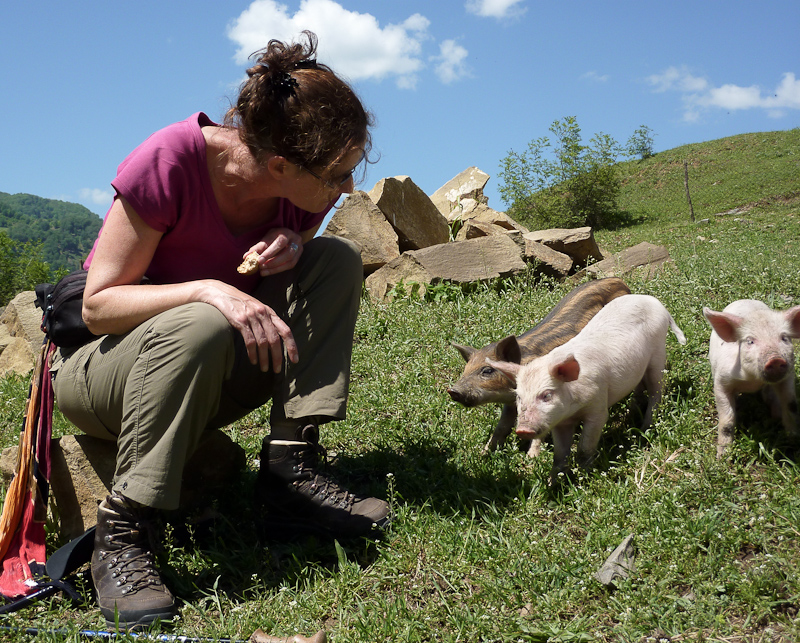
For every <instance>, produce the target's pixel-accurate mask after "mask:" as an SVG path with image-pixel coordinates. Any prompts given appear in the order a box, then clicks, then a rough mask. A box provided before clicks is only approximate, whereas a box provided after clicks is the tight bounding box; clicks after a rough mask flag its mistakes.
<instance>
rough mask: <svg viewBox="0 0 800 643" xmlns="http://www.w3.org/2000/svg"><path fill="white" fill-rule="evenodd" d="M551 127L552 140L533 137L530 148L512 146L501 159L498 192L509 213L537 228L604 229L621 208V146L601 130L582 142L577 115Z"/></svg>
mask: <svg viewBox="0 0 800 643" xmlns="http://www.w3.org/2000/svg"><path fill="white" fill-rule="evenodd" d="M550 131H551V132H552V133H553V135H554V137H555V138H554V140H553V142H551V141H550V139H549V138H548V137H546V136H544V137H541V138H537V139H533V140H532V141H531V142H530V143H528V148H527V150H525V152H522V153H517V152H514V151H513V150H511V151H510V152H509V153H508V155H507V156H506V157H505V158H504V159H503V161H502V163H501V168H502V169H501V172H500V178H501V179H502V181H503V184H502V185H501V186H500V188H499V191H500V197H501V198H502V199H503V201H504V202H505V203H506V204H507V205H508V206H509V207H508V214H509V216H511V217H512V218H514V219H515V220H517V221H519V222H520V223H521V224H523V225H525V226H528V227H530V228H532V229H533V228H540V229H541V228H574V227H580V226H584V225H591V226H593V227H597V228H602V227H604V225H606V224H608V223H609V221H610V220H611V219H612V218H613V217H614V215H615V214H616V212H617V195H618V194H619V189H620V181H619V179H618V177H617V172H616V158H617V156H618V155H619V154H620V147H619V144H618V143H617V142H616V141H615V140H614V139H613V138H611V137H610V136H608V135H607V134H603V133H599V134H596V135H595V136H593V137H592V139H591V141H590V144H589V145H583V144H582V143H581V130H580V127H579V126H578V121H577V119H576V118H575V117H574V116H568V117H566V118H565V119H563V120H561V121H559V120H556V121H554V122H553V124H552V125H551V126H550ZM548 148H549V149H552V152H553V156H554V158H548V156H547V155H546V153H547V151H548Z"/></svg>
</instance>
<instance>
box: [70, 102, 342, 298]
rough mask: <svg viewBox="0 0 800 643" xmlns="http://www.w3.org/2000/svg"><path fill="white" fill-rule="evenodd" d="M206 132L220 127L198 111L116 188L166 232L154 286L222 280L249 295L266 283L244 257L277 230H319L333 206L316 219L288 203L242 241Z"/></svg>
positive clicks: (150, 147) (137, 158)
mask: <svg viewBox="0 0 800 643" xmlns="http://www.w3.org/2000/svg"><path fill="white" fill-rule="evenodd" d="M206 125H215V123H214V122H213V121H211V120H210V119H209V118H208V116H206V115H205V114H203V113H202V112H198V113H197V114H194V115H192V116H191V117H189V118H188V119H186V120H185V121H181V122H179V123H175V124H173V125H170V126H168V127H165V128H164V129H162V130H159V131H158V132H156V133H155V134H153V135H151V136H150V137H149V138H148V139H147V140H145V141H144V142H143V143H142V144H141V145H139V146H138V147H137V148H136V149H135V150H134V151H133V152H131V154H130V155H129V156H128V158H126V159H125V160H124V161H123V162H122V163H121V164H120V166H119V168H118V170H117V177H116V178H115V179H114V180H113V181H112V182H111V185H112V186H113V187H114V189H115V190H116V192H117V195H118V196H120V197H122V198H124V199H125V200H126V201H127V202H128V203H130V205H131V207H132V208H133V209H134V210H135V211H136V213H137V214H138V215H139V216H140V217H141V218H142V220H143V221H144V222H145V223H146V224H147V225H149V226H150V227H151V228H153V229H155V230H158V231H160V232H163V233H164V235H163V236H162V237H161V241H160V242H159V244H158V247H157V248H156V251H155V254H154V255H153V259H152V261H151V262H150V266H149V267H148V269H147V272H146V275H147V276H148V277H149V278H150V280H151V281H152V282H153V283H156V284H159V283H161V284H163V283H180V282H184V281H192V280H195V279H219V280H221V281H224V282H226V283H229V284H231V285H233V286H235V287H237V288H239V289H240V290H242V291H244V292H248V293H249V292H252V291H253V289H254V288H255V287H256V285H257V284H258V281H259V279H260V277H259V276H258V275H252V276H246V275H240V274H239V273H238V272H236V267H237V266H238V265H239V264H240V263H241V262H242V255H243V254H244V253H245V252H247V250H249V249H250V248H251V247H252V246H253V245H254V244H255V243H256V242H258V241H260V240H261V238H262V237H263V236H264V235H265V234H266V233H267V231H269V230H271V229H273V228H289V229H291V230H294V231H295V232H303V231H305V230H310V229H312V228H314V227H315V226H317V225H318V224H320V223H321V222H322V220H323V219H324V218H325V215H326V214H327V212H328V210H330V207H331V206H329V207H327V208H325V210H323V211H322V212H317V213H311V212H307V211H306V210H301V209H300V208H298V207H296V206H294V205H292V203H291V202H290V201H289V200H287V199H280V201H279V204H278V213H277V215H276V216H275V217H274V218H273V219H272V220H270V221H269V222H268V223H265V224H264V225H263V226H262V227H260V228H258V229H256V230H252V231H250V232H247V233H246V234H242V235H239V236H234V235H233V234H232V233H231V232H230V230H228V228H227V226H226V225H225V223H224V222H223V219H222V213H221V212H220V211H219V207H218V206H217V201H216V199H215V198H214V192H213V189H212V186H211V178H210V176H209V173H208V166H207V164H206V143H205V138H204V137H203V133H202V131H201V129H200V128H201V127H205V126H206ZM331 205H332V204H331ZM100 234H102V230H101V231H100ZM99 238H100V236H99V235H98V239H99ZM95 247H97V241H95ZM94 250H95V248H92V251H91V252H90V253H89V256H88V257H87V259H86V262H85V263H84V267H85V268H88V267H89V265H90V264H91V262H92V257H93V256H94Z"/></svg>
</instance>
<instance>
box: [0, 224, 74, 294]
mask: <svg viewBox="0 0 800 643" xmlns="http://www.w3.org/2000/svg"><path fill="white" fill-rule="evenodd" d="M58 276H60V275H53V274H52V272H51V270H50V266H48V265H47V264H46V263H44V261H42V247H41V244H35V243H31V242H26V243H20V242H17V241H14V240H13V239H12V238H11V237H9V236H8V235H7V234H6V233H5V232H2V231H0V306H5V305H6V304H7V303H8V302H9V301H11V300H12V299H13V298H14V297H16V296H17V294H18V293H20V292H22V291H24V290H33V289H34V288H35V287H36V284H41V283H46V282H48V281H54V280H55V279H57V278H58Z"/></svg>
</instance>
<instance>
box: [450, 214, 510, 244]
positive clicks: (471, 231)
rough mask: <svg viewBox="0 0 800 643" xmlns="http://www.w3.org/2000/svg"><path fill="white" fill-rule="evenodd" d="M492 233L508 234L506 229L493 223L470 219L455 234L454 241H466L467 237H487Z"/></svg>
mask: <svg viewBox="0 0 800 643" xmlns="http://www.w3.org/2000/svg"><path fill="white" fill-rule="evenodd" d="M493 234H508V230H507V229H506V228H504V227H502V226H499V225H496V224H494V223H483V222H482V221H476V220H474V219H470V220H468V221H466V222H465V223H464V225H463V226H461V229H460V230H459V231H458V234H456V239H455V240H456V241H466V240H467V239H477V238H478V237H489V236H491V235H493Z"/></svg>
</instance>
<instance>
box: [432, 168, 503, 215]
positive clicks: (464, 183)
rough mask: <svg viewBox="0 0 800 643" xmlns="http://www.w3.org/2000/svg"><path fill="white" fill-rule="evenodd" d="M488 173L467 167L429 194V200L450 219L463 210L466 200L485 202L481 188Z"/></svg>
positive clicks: (485, 182)
mask: <svg viewBox="0 0 800 643" xmlns="http://www.w3.org/2000/svg"><path fill="white" fill-rule="evenodd" d="M489 178H490V177H489V175H488V174H486V172H484V171H482V170H479V169H478V168H477V167H474V166H473V167H468V168H467V169H466V170H464V171H463V172H461V173H460V174H459V175H458V176H455V177H453V178H452V179H450V180H449V181H448V182H447V183H445V184H444V185H443V186H442V187H440V188H439V189H438V190H436V192H434V193H433V194H432V195H431V201H432V202H433V204H434V205H435V206H436V209H437V210H439V212H441V213H442V214H443V215H444V216H445V217H447V219H448V220H450V221H452V220H453V218H454V217H455V216H458V215H459V214H460V213H461V211H463V207H462V204H463V203H464V201H466V200H471V201H474V202H477V203H483V204H485V203H487V201H488V199H486V197H485V196H484V195H483V188H485V187H486V184H487V183H488V182H489Z"/></svg>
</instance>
